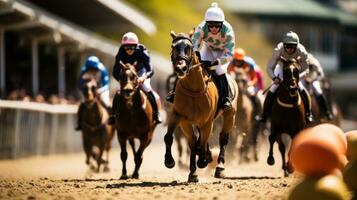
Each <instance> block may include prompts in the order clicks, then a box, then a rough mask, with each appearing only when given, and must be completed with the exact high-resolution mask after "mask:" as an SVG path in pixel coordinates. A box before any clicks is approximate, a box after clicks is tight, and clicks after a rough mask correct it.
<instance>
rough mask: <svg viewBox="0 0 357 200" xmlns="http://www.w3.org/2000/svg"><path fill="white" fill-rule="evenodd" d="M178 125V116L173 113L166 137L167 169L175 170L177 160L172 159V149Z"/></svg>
mask: <svg viewBox="0 0 357 200" xmlns="http://www.w3.org/2000/svg"><path fill="white" fill-rule="evenodd" d="M177 123H178V115H177V113H175V112H172V114H171V116H170V120H169V124H168V127H167V133H166V135H165V137H164V140H165V145H166V152H165V166H166V167H167V168H173V167H174V166H175V160H174V158H173V157H172V153H171V147H172V143H173V133H174V130H175V128H176V127H177Z"/></svg>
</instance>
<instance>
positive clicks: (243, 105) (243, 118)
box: [234, 68, 260, 163]
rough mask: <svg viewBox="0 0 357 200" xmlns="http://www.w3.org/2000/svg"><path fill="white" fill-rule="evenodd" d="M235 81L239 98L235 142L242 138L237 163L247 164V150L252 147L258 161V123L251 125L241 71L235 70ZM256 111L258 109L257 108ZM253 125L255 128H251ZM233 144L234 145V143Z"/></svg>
mask: <svg viewBox="0 0 357 200" xmlns="http://www.w3.org/2000/svg"><path fill="white" fill-rule="evenodd" d="M235 81H236V82H237V85H238V90H239V94H240V95H239V96H238V105H237V113H236V120H235V126H236V132H237V134H234V136H236V141H237V142H238V136H239V135H241V136H242V140H241V143H240V146H239V162H240V163H241V162H243V161H245V162H249V161H250V156H249V150H250V148H251V147H253V151H254V152H253V153H254V158H255V160H257V159H258V155H257V154H258V153H257V148H256V146H257V135H258V131H259V129H257V127H258V128H259V126H260V125H259V123H255V124H253V121H254V119H253V116H254V114H255V113H253V110H254V109H253V104H252V102H251V100H250V99H249V97H248V94H247V93H248V91H247V89H248V84H247V83H248V77H247V75H246V73H245V72H244V70H243V69H241V68H236V69H235ZM257 110H258V108H257ZM253 125H255V126H257V127H255V126H254V127H253ZM234 144H235V143H234Z"/></svg>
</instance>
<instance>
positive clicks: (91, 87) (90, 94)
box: [82, 74, 98, 102]
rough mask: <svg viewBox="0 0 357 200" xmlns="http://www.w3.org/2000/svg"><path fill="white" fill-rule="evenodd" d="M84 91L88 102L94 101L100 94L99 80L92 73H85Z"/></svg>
mask: <svg viewBox="0 0 357 200" xmlns="http://www.w3.org/2000/svg"><path fill="white" fill-rule="evenodd" d="M82 92H83V95H84V99H85V101H86V102H92V101H94V99H95V98H96V97H97V96H98V92H97V81H96V80H95V78H94V77H93V76H92V75H91V74H84V75H83V85H82Z"/></svg>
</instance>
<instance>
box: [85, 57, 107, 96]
mask: <svg viewBox="0 0 357 200" xmlns="http://www.w3.org/2000/svg"><path fill="white" fill-rule="evenodd" d="M97 59H98V58H97V57H95V56H91V57H89V58H88V60H87V62H86V64H85V65H84V66H83V67H82V68H81V72H80V77H79V85H80V87H81V86H82V85H83V81H84V80H83V78H84V75H85V74H91V75H92V76H93V77H94V78H95V80H96V81H97V84H98V92H99V93H102V92H104V91H109V74H108V70H107V69H106V68H105V66H104V65H103V63H101V62H99V59H98V61H97ZM92 61H94V62H93V63H95V64H94V65H90V64H92ZM88 63H89V64H88Z"/></svg>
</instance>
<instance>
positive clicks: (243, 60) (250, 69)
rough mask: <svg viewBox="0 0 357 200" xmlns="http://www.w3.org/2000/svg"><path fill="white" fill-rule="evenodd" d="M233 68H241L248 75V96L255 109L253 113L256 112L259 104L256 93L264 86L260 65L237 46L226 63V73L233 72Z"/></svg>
mask: <svg viewBox="0 0 357 200" xmlns="http://www.w3.org/2000/svg"><path fill="white" fill-rule="evenodd" d="M235 68H242V69H243V70H244V72H245V73H246V74H247V76H248V83H247V85H248V88H247V92H248V97H249V99H250V100H251V102H252V104H253V108H254V110H255V111H254V112H253V113H257V108H258V107H259V106H260V103H259V99H258V96H257V93H258V92H259V91H262V90H263V88H264V85H263V76H262V72H261V70H260V67H259V66H258V65H257V64H256V63H255V61H254V60H253V58H251V57H248V56H246V54H245V51H244V49H242V48H237V49H236V50H235V51H234V54H233V60H232V61H231V62H230V63H229V65H228V69H227V71H228V73H229V74H234V69H235Z"/></svg>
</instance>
